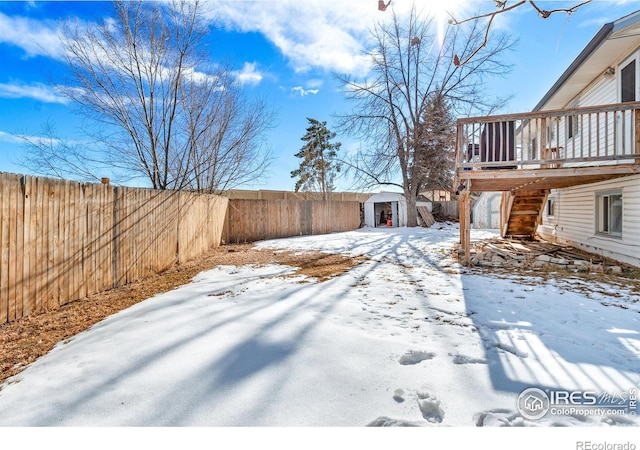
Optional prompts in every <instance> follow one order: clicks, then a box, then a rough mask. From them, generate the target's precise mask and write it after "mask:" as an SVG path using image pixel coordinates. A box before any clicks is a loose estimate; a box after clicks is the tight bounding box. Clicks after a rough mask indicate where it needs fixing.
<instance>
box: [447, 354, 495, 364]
mask: <svg viewBox="0 0 640 450" xmlns="http://www.w3.org/2000/svg"><path fill="white" fill-rule="evenodd" d="M453 363H454V364H489V361H487V360H486V359H484V358H472V357H471V356H465V355H453Z"/></svg>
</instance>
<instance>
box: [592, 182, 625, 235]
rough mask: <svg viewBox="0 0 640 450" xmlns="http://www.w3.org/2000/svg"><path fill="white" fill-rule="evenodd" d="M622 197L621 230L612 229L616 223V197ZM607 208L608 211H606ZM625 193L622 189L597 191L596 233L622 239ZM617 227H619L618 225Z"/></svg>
mask: <svg viewBox="0 0 640 450" xmlns="http://www.w3.org/2000/svg"><path fill="white" fill-rule="evenodd" d="M617 197H619V198H620V217H619V222H620V225H619V230H617V229H615V230H612V225H615V223H614V222H615V217H614V216H613V211H612V207H613V203H614V202H615V198H617ZM605 210H606V211H605ZM623 224H624V195H623V190H622V189H613V190H607V191H600V192H596V193H595V233H596V235H598V236H605V237H611V238H616V239H622V234H623V232H624V227H623ZM616 228H617V227H616Z"/></svg>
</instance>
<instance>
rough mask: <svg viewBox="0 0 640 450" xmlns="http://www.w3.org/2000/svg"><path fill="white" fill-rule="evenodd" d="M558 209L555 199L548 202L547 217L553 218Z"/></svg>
mask: <svg viewBox="0 0 640 450" xmlns="http://www.w3.org/2000/svg"><path fill="white" fill-rule="evenodd" d="M555 207H556V202H555V200H554V199H552V198H550V199H548V200H547V216H549V217H553V216H554V215H555V214H554V209H555Z"/></svg>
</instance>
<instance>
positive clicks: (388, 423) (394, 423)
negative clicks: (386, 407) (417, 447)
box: [367, 416, 419, 427]
mask: <svg viewBox="0 0 640 450" xmlns="http://www.w3.org/2000/svg"><path fill="white" fill-rule="evenodd" d="M367 426H368V427H417V426H419V425H418V424H416V423H413V422H409V421H408V420H400V419H391V418H390V417H384V416H382V417H378V418H376V419H374V420H373V421H371V422H369V423H368V424H367Z"/></svg>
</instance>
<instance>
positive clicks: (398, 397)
mask: <svg viewBox="0 0 640 450" xmlns="http://www.w3.org/2000/svg"><path fill="white" fill-rule="evenodd" d="M393 399H394V400H395V401H396V402H398V403H402V402H404V391H403V390H402V389H396V390H395V391H393Z"/></svg>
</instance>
